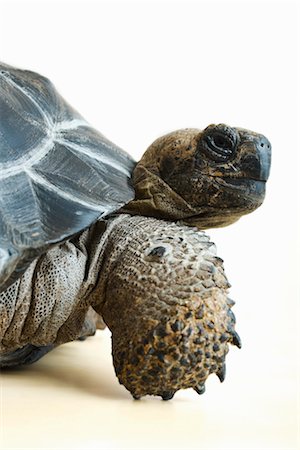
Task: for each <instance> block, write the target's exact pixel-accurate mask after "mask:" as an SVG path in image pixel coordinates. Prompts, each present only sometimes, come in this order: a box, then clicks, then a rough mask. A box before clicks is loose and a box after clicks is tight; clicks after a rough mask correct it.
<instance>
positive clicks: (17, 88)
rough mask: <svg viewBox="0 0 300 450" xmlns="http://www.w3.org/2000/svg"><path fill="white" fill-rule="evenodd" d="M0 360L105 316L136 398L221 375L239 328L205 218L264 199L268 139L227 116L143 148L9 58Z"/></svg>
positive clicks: (238, 211) (170, 392)
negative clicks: (98, 123)
mask: <svg viewBox="0 0 300 450" xmlns="http://www.w3.org/2000/svg"><path fill="white" fill-rule="evenodd" d="M0 113H1V121H0V149H1V151H0V168H1V172H0V194H1V196H0V286H1V294H0V311H1V312H0V343H1V344H0V367H1V368H11V367H17V366H23V365H27V364H31V363H33V362H35V361H37V360H39V359H40V358H41V357H42V356H43V355H45V354H46V353H48V352H49V351H50V350H52V349H53V348H55V347H57V346H58V345H61V344H63V343H66V342H69V341H72V340H75V339H82V340H84V339H85V338H86V337H87V336H92V335H93V334H95V331H96V329H97V328H99V329H101V328H104V327H105V326H108V327H109V329H110V330H111V333H112V355H113V363H114V367H115V372H116V375H117V377H118V379H119V382H120V383H121V384H123V385H124V386H125V387H126V388H127V389H128V390H129V391H130V393H131V394H132V396H133V397H134V398H135V399H139V398H141V397H142V396H145V395H147V394H149V395H158V396H161V398H162V399H163V400H169V399H171V398H172V397H173V396H174V394H175V392H176V391H178V390H179V389H186V388H193V389H194V390H195V391H196V392H197V393H198V394H202V393H203V392H204V390H205V381H206V379H207V377H208V375H209V374H211V373H215V374H216V375H217V376H218V377H219V379H220V381H221V382H222V381H223V380H224V377H225V356H226V354H227V352H228V349H229V345H228V344H233V345H236V346H237V347H241V341H240V338H239V336H238V334H237V332H236V331H235V317H234V314H233V312H232V306H233V305H234V301H232V300H231V299H230V297H229V296H228V295H229V292H228V291H229V287H230V285H229V283H228V281H227V278H226V275H225V272H224V267H223V260H222V259H221V258H219V257H218V256H217V253H216V247H215V245H214V244H213V243H212V242H211V241H210V239H209V237H208V236H207V235H206V234H205V232H204V231H203V230H205V229H207V228H213V227H223V226H227V225H229V224H232V223H233V222H235V221H237V220H238V219H239V218H240V217H241V216H243V215H245V214H248V213H250V212H252V211H254V210H255V209H256V208H258V207H259V206H260V205H261V204H262V202H263V199H264V195H265V185H266V181H267V179H268V176H269V169H270V156H271V145H270V143H269V141H268V140H267V139H266V138H265V137H264V136H263V135H261V134H258V133H255V132H252V131H249V130H246V129H243V128H235V127H231V126H228V125H225V124H218V125H209V126H208V127H206V128H205V129H204V130H200V129H194V128H186V129H181V130H177V131H175V132H171V133H169V134H167V135H165V136H162V137H160V138H158V139H157V140H156V141H155V142H154V143H153V144H152V145H150V147H149V148H148V149H147V150H146V152H145V153H144V155H143V156H142V158H141V160H140V161H139V162H136V161H134V160H133V158H131V156H129V154H127V153H126V152H125V151H123V150H122V149H121V148H119V147H118V146H117V145H115V144H113V143H112V142H110V141H109V140H108V139H106V138H105V137H104V136H103V135H102V134H100V133H99V132H98V131H96V130H95V129H94V128H92V127H91V126H90V125H89V124H88V123H87V122H86V121H85V120H84V119H83V117H82V116H81V115H80V114H78V113H77V112H76V111H75V110H74V109H73V108H72V107H71V106H69V105H68V104H67V103H66V102H65V101H64V100H63V98H62V97H61V96H60V95H59V94H58V92H57V91H56V89H55V87H54V86H53V84H52V83H51V82H50V81H49V80H48V79H47V78H45V77H43V76H41V75H39V74H37V73H34V72H31V71H27V70H20V69H16V68H13V67H11V66H8V65H5V64H1V65H0Z"/></svg>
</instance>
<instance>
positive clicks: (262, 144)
mask: <svg viewBox="0 0 300 450" xmlns="http://www.w3.org/2000/svg"><path fill="white" fill-rule="evenodd" d="M256 148H257V153H258V155H259V160H260V174H259V179H260V180H263V181H267V180H268V178H269V175H270V167H271V151H272V150H271V149H272V147H271V144H270V142H269V141H268V139H267V138H265V137H264V136H262V137H261V138H260V140H259V142H258V143H257V144H256Z"/></svg>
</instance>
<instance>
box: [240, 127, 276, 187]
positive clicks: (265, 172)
mask: <svg viewBox="0 0 300 450" xmlns="http://www.w3.org/2000/svg"><path fill="white" fill-rule="evenodd" d="M244 145H245V148H248V149H249V150H250V151H246V152H245V153H244V156H243V157H242V159H241V170H242V171H243V172H244V177H245V178H249V179H252V180H256V181H267V180H268V178H269V174H270V167H271V144H270V142H269V141H268V139H267V138H266V137H265V136H263V135H256V136H255V138H253V137H252V139H251V141H250V142H249V141H248V140H247V139H246V141H245V144H244ZM249 145H250V147H248V146H249ZM251 148H252V150H251Z"/></svg>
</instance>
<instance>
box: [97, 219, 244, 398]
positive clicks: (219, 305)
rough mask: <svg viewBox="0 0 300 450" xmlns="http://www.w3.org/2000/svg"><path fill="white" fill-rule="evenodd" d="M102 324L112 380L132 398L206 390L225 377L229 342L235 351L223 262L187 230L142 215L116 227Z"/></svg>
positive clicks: (105, 273) (201, 238)
mask: <svg viewBox="0 0 300 450" xmlns="http://www.w3.org/2000/svg"><path fill="white" fill-rule="evenodd" d="M106 256H107V257H105V265H104V267H103V276H106V277H107V278H106V280H107V282H106V289H105V293H104V303H103V304H102V307H101V313H102V315H103V318H104V321H105V323H106V324H107V325H108V327H109V328H110V330H111V331H112V353H113V361H114V367H115V371H116V374H117V376H118V378H119V381H120V383H121V384H123V385H124V386H125V387H126V388H127V389H128V390H129V391H130V392H131V394H132V395H133V397H134V398H136V399H138V398H140V397H141V396H144V395H146V394H151V395H159V396H161V397H162V398H163V399H164V400H168V399H170V398H172V397H173V395H174V393H175V392H176V391H178V390H179V389H185V388H190V387H192V388H194V389H195V391H196V392H197V393H198V394H202V393H203V392H204V390H205V386H204V383H205V381H206V379H207V377H208V375H209V374H210V373H215V374H216V375H217V376H218V377H219V379H220V381H223V380H224V377H225V355H226V354H227V352H228V343H232V344H237V345H240V341H239V338H238V335H237V333H236V332H235V331H234V316H233V313H232V312H231V306H232V301H231V300H229V299H228V297H227V291H228V287H229V284H228V282H227V279H226V277H225V274H224V270H223V265H222V260H221V259H220V258H218V257H217V256H216V254H215V246H214V244H212V243H211V242H209V238H208V237H207V236H206V235H205V234H204V233H203V232H199V231H198V230H196V229H194V228H189V227H185V226H179V225H177V224H174V223H170V222H165V221H160V220H156V219H150V218H143V217H138V216H135V217H129V216H125V217H124V219H123V220H122V221H117V222H116V225H115V227H114V229H113V231H112V233H111V235H110V239H109V245H108V246H107V248H106Z"/></svg>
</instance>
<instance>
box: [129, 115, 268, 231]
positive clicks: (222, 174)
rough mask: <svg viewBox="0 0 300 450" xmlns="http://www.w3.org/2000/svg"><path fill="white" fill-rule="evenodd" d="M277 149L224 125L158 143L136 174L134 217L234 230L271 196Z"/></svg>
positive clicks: (255, 135) (175, 135)
mask: <svg viewBox="0 0 300 450" xmlns="http://www.w3.org/2000/svg"><path fill="white" fill-rule="evenodd" d="M270 162H271V144H270V142H269V141H268V140H267V139H266V138H265V137H264V136H263V135H261V134H258V133H255V132H252V131H248V130H245V129H242V128H232V127H229V126H227V125H224V124H219V125H209V126H208V127H207V128H205V130H203V131H201V130H198V129H193V128H187V129H183V130H178V131H175V132H172V133H170V134H167V135H165V136H162V137H161V138H159V139H157V140H156V141H155V142H154V143H153V144H152V145H151V146H150V147H149V148H148V149H147V151H146V152H145V153H144V155H143V157H142V159H141V160H140V162H139V163H138V164H137V165H136V167H135V169H134V172H133V184H134V187H135V191H136V195H135V199H134V200H133V201H132V202H130V203H129V204H128V205H127V206H126V208H125V210H126V211H127V212H130V213H131V214H140V215H146V216H154V217H158V218H163V219H171V220H180V219H181V220H183V221H184V222H185V223H187V224H189V225H195V226H197V227H198V228H212V227H220V226H226V225H229V224H231V223H233V222H235V221H236V220H238V219H239V218H240V217H241V216H242V215H244V214H248V213H250V212H252V211H254V210H255V209H256V208H258V207H259V206H260V205H261V204H262V202H263V200H264V196H265V185H266V181H267V179H268V176H269V170H270Z"/></svg>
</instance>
